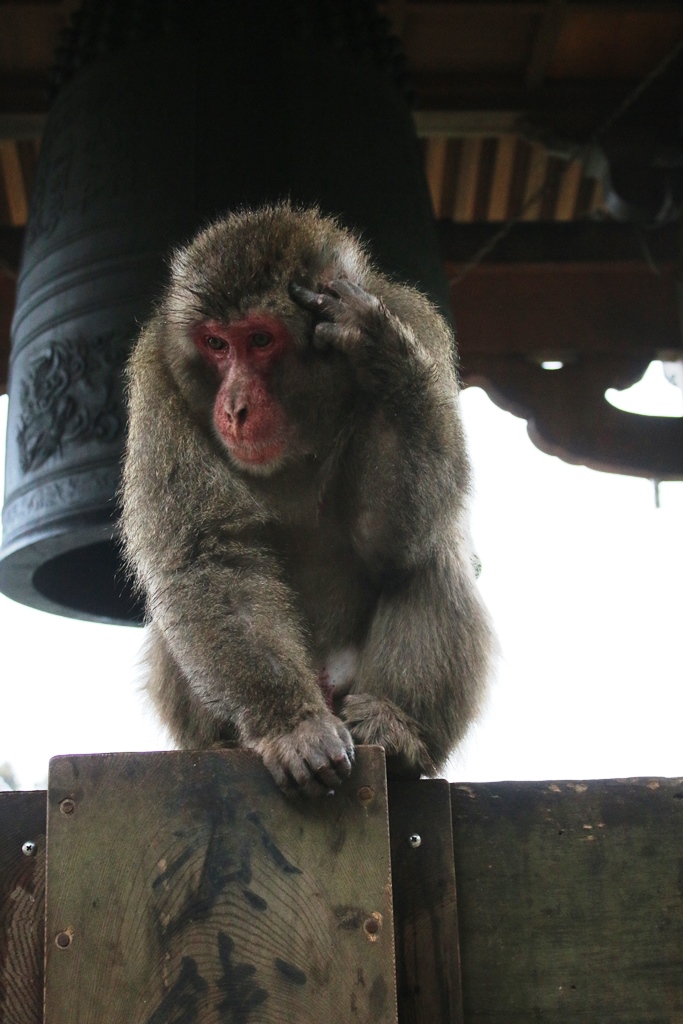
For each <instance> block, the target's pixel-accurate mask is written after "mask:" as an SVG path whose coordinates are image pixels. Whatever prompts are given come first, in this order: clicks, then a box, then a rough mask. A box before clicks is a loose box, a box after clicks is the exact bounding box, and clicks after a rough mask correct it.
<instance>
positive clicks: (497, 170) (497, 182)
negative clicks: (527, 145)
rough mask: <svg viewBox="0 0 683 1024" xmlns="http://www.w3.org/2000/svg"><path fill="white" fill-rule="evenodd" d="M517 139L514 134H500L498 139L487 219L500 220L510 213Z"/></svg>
mask: <svg viewBox="0 0 683 1024" xmlns="http://www.w3.org/2000/svg"><path fill="white" fill-rule="evenodd" d="M517 141H518V139H517V136H516V135H501V136H500V138H499V139H498V144H497V148H496V158H495V163H494V166H493V181H492V183H491V196H490V199H489V208H488V219H489V220H492V221H502V220H506V219H507V218H508V217H509V215H510V212H509V205H510V185H511V184H512V172H513V170H514V165H515V150H516V148H517Z"/></svg>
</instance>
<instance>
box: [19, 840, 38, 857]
mask: <svg viewBox="0 0 683 1024" xmlns="http://www.w3.org/2000/svg"><path fill="white" fill-rule="evenodd" d="M21 852H22V853H23V854H24V856H25V857H32V856H33V854H34V853H35V852H36V844H35V843H34V842H33V840H32V839H27V840H26V842H25V843H23V844H22V847H21Z"/></svg>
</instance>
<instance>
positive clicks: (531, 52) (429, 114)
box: [0, 0, 683, 226]
mask: <svg viewBox="0 0 683 1024" xmlns="http://www.w3.org/2000/svg"><path fill="white" fill-rule="evenodd" d="M77 6H78V3H77V0H61V2H60V0H0V226H21V225H23V224H24V223H25V222H26V216H27V209H28V198H29V196H30V192H31V186H32V182H33V176H34V173H35V166H36V158H37V153H38V147H39V144H40V132H41V126H42V122H43V117H44V114H45V112H46V108H47V104H46V95H47V83H48V74H49V69H50V66H51V62H52V56H53V53H54V51H55V49H56V48H57V46H58V44H59V38H60V31H61V30H62V28H63V27H64V25H65V24H66V21H67V18H68V17H69V15H70V13H71V12H72V11H73V10H74V9H75V8H76V7H77ZM380 10H381V11H382V12H383V13H384V14H385V15H386V17H387V18H389V20H390V21H391V23H392V28H393V31H394V32H395V33H396V35H397V36H399V37H400V39H401V42H402V46H403V49H404V51H405V54H406V57H407V65H408V71H409V74H410V76H411V79H412V82H413V84H414V86H415V89H416V92H417V97H418V105H417V111H416V120H417V126H418V131H419V134H420V135H421V138H422V143H421V144H422V147H423V153H424V159H425V169H426V172H427V177H428V181H429V185H430V189H431V193H432V197H433V201H434V210H435V213H436V215H437V217H443V218H449V219H452V220H454V221H456V222H481V221H501V220H506V219H507V218H508V217H510V216H513V215H515V214H519V213H520V212H521V217H522V219H524V220H530V221H536V220H544V221H546V220H550V221H553V220H557V221H567V220H573V219H576V218H583V217H585V216H586V215H591V214H594V213H595V212H596V211H599V210H600V209H601V207H602V201H603V197H602V191H601V186H600V184H599V182H597V181H596V180H595V178H590V177H586V175H585V173H584V170H583V166H582V163H581V162H580V161H579V160H577V159H574V160H571V159H569V158H568V156H567V154H566V153H565V154H563V155H562V156H558V155H557V153H556V152H552V151H551V150H549V149H548V148H547V146H546V145H544V144H543V141H538V140H537V141H535V140H534V139H533V138H532V139H529V138H528V135H529V117H530V115H531V116H533V117H534V118H535V121H536V124H538V123H539V119H540V120H541V122H542V120H543V117H544V116H545V117H546V118H547V116H548V114H550V115H551V118H550V121H551V122H552V123H551V124H550V127H551V128H552V130H553V131H554V132H556V133H560V134H561V133H562V129H563V128H564V129H565V131H566V133H567V135H568V136H569V135H570V134H571V136H572V137H574V138H575V137H576V134H577V132H579V133H581V132H584V133H588V132H590V131H591V130H592V129H594V128H596V127H597V126H598V125H599V123H600V119H601V118H602V117H604V116H606V114H607V112H608V111H609V110H610V109H611V108H612V107H613V106H614V105H615V104H616V103H618V102H619V99H620V98H621V97H622V96H623V95H624V94H625V91H626V89H627V88H628V87H629V86H630V84H631V83H633V82H635V81H637V80H638V79H639V78H641V77H642V76H643V75H646V74H647V73H648V72H649V71H650V70H651V68H652V67H653V66H655V65H656V63H657V62H658V61H659V60H661V58H662V57H663V56H664V55H665V54H666V53H667V52H668V51H669V50H670V49H671V47H672V45H673V43H674V42H675V41H676V40H677V39H678V38H680V37H681V36H683V10H682V9H681V5H680V3H673V2H656V0H651V2H649V3H642V2H641V3H630V2H627V0H621V2H602V3H601V2H597V0H594V2H581V3H578V2H569V0H536V2H530V3H519V2H514V0H507V2H498V3H491V2H482V0H472V2H469V0H442V2H439V3H429V2H420V0H410V2H408V0H388V2H387V3H385V4H382V5H380ZM525 136H527V137H525ZM534 196H538V199H537V201H535V202H533V201H531V202H530V200H533V197H534Z"/></svg>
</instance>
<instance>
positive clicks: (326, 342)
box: [313, 321, 363, 352]
mask: <svg viewBox="0 0 683 1024" xmlns="http://www.w3.org/2000/svg"><path fill="white" fill-rule="evenodd" d="M362 337H363V335H362V332H361V331H360V330H359V329H358V328H357V327H351V326H349V325H348V324H335V323H330V322H329V321H324V322H323V323H319V324H316V326H315V330H314V331H313V345H314V347H315V348H317V349H326V348H336V349H338V350H339V351H340V352H350V351H352V350H354V349H357V348H358V345H359V344H360V342H361V339H362Z"/></svg>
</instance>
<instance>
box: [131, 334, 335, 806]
mask: <svg viewBox="0 0 683 1024" xmlns="http://www.w3.org/2000/svg"><path fill="white" fill-rule="evenodd" d="M167 341H168V332H167V330H166V329H165V327H164V326H163V325H161V324H159V323H156V324H155V325H152V326H151V327H150V328H149V329H148V330H147V331H146V332H145V333H144V334H143V335H142V337H141V339H140V341H139V342H138V345H137V348H136V350H135V353H134V355H133V358H132V360H131V364H130V370H129V379H130V388H129V399H130V429H129V439H128V454H127V458H126V463H125V472H124V488H123V496H124V503H123V506H124V514H123V534H124V539H125V545H126V552H127V557H128V559H129V562H130V564H131V565H132V566H133V567H134V570H135V573H136V575H137V578H138V581H139V583H140V585H141V586H142V588H143V589H144V591H145V593H146V595H147V602H148V612H149V615H150V617H151V619H152V622H153V624H154V628H155V633H154V637H155V641H154V642H155V643H156V644H157V645H159V644H163V646H164V648H165V650H164V652H159V651H157V653H156V655H155V657H154V658H153V659H151V660H152V666H153V669H156V671H158V672H161V673H166V674H167V673H168V672H169V671H171V668H173V669H174V670H177V672H178V673H179V680H178V679H177V680H176V681H175V686H174V688H173V690H172V691H170V690H169V681H168V680H162V679H161V680H155V679H152V680H151V681H150V686H149V688H150V692H152V693H153V694H162V695H163V697H162V698H161V699H160V700H157V705H158V708H159V709H160V710H161V711H162V713H163V714H164V716H165V719H166V724H167V725H168V726H169V728H170V730H171V732H172V733H173V734H174V736H175V738H176V740H178V741H179V742H180V743H181V744H182V745H187V744H188V743H191V742H192V739H193V738H194V737H197V736H202V737H204V738H207V737H212V739H214V740H218V739H219V738H220V737H221V736H225V735H234V736H235V738H237V739H239V741H240V743H241V744H242V745H244V746H247V747H250V748H251V749H254V750H255V751H257V752H258V753H259V754H261V756H262V757H263V760H264V762H265V763H266V766H267V767H268V768H269V769H270V771H271V772H272V774H273V776H274V777H275V779H276V781H277V782H278V784H279V785H280V786H281V787H282V788H283V789H285V790H286V789H288V788H290V787H292V788H293V787H295V786H297V787H300V788H302V789H303V790H304V791H305V792H308V793H316V792H318V791H323V790H324V791H326V790H328V789H329V788H331V787H334V786H336V785H338V784H339V782H340V780H341V779H342V778H343V777H344V776H346V775H347V774H348V773H349V771H350V766H351V761H352V759H353V743H352V740H351V738H350V736H349V733H348V732H347V730H346V729H345V728H344V726H343V725H342V723H341V722H340V721H339V719H337V718H335V717H334V716H333V715H332V714H331V712H330V711H329V710H328V709H327V707H326V705H325V701H324V699H323V696H322V693H321V690H320V687H319V685H318V680H317V675H316V673H315V671H314V669H313V668H312V666H311V659H310V655H309V653H308V651H307V647H306V643H305V639H304V632H303V629H302V627H301V623H300V620H299V615H298V613H297V611H296V609H295V606H294V602H293V600H292V595H291V593H290V592H289V590H288V587H287V586H286V584H285V583H284V581H283V579H282V573H281V568H280V565H279V562H278V559H277V557H276V556H275V555H274V554H273V553H272V552H271V551H269V550H268V547H267V544H266V543H265V542H264V539H263V528H264V518H265V513H264V511H263V509H262V508H260V507H259V504H258V502H257V501H256V500H255V499H254V497H253V496H252V495H251V494H250V493H249V491H248V490H247V489H245V488H244V487H242V486H241V485H240V482H239V480H238V479H236V478H235V477H234V476H233V475H231V474H230V473H229V472H228V471H227V469H226V466H225V463H224V462H221V461H220V460H219V459H217V458H216V455H215V453H214V452H212V450H211V446H210V440H209V438H208V437H207V435H206V434H205V432H204V431H202V429H201V428H200V426H199V425H198V424H196V423H195V422H193V421H192V419H191V418H190V416H189V414H188V409H187V405H186V403H185V401H184V400H183V396H182V395H181V394H180V393H179V391H178V389H177V387H176V386H175V383H174V379H173V376H172V374H171V373H170V371H169V368H168V364H167V361H166V358H165V353H164V343H165V342H167ZM183 683H184V685H182V684H183ZM170 693H173V694H175V696H174V698H173V699H170V698H169V694H170ZM197 719H201V721H197Z"/></svg>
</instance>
